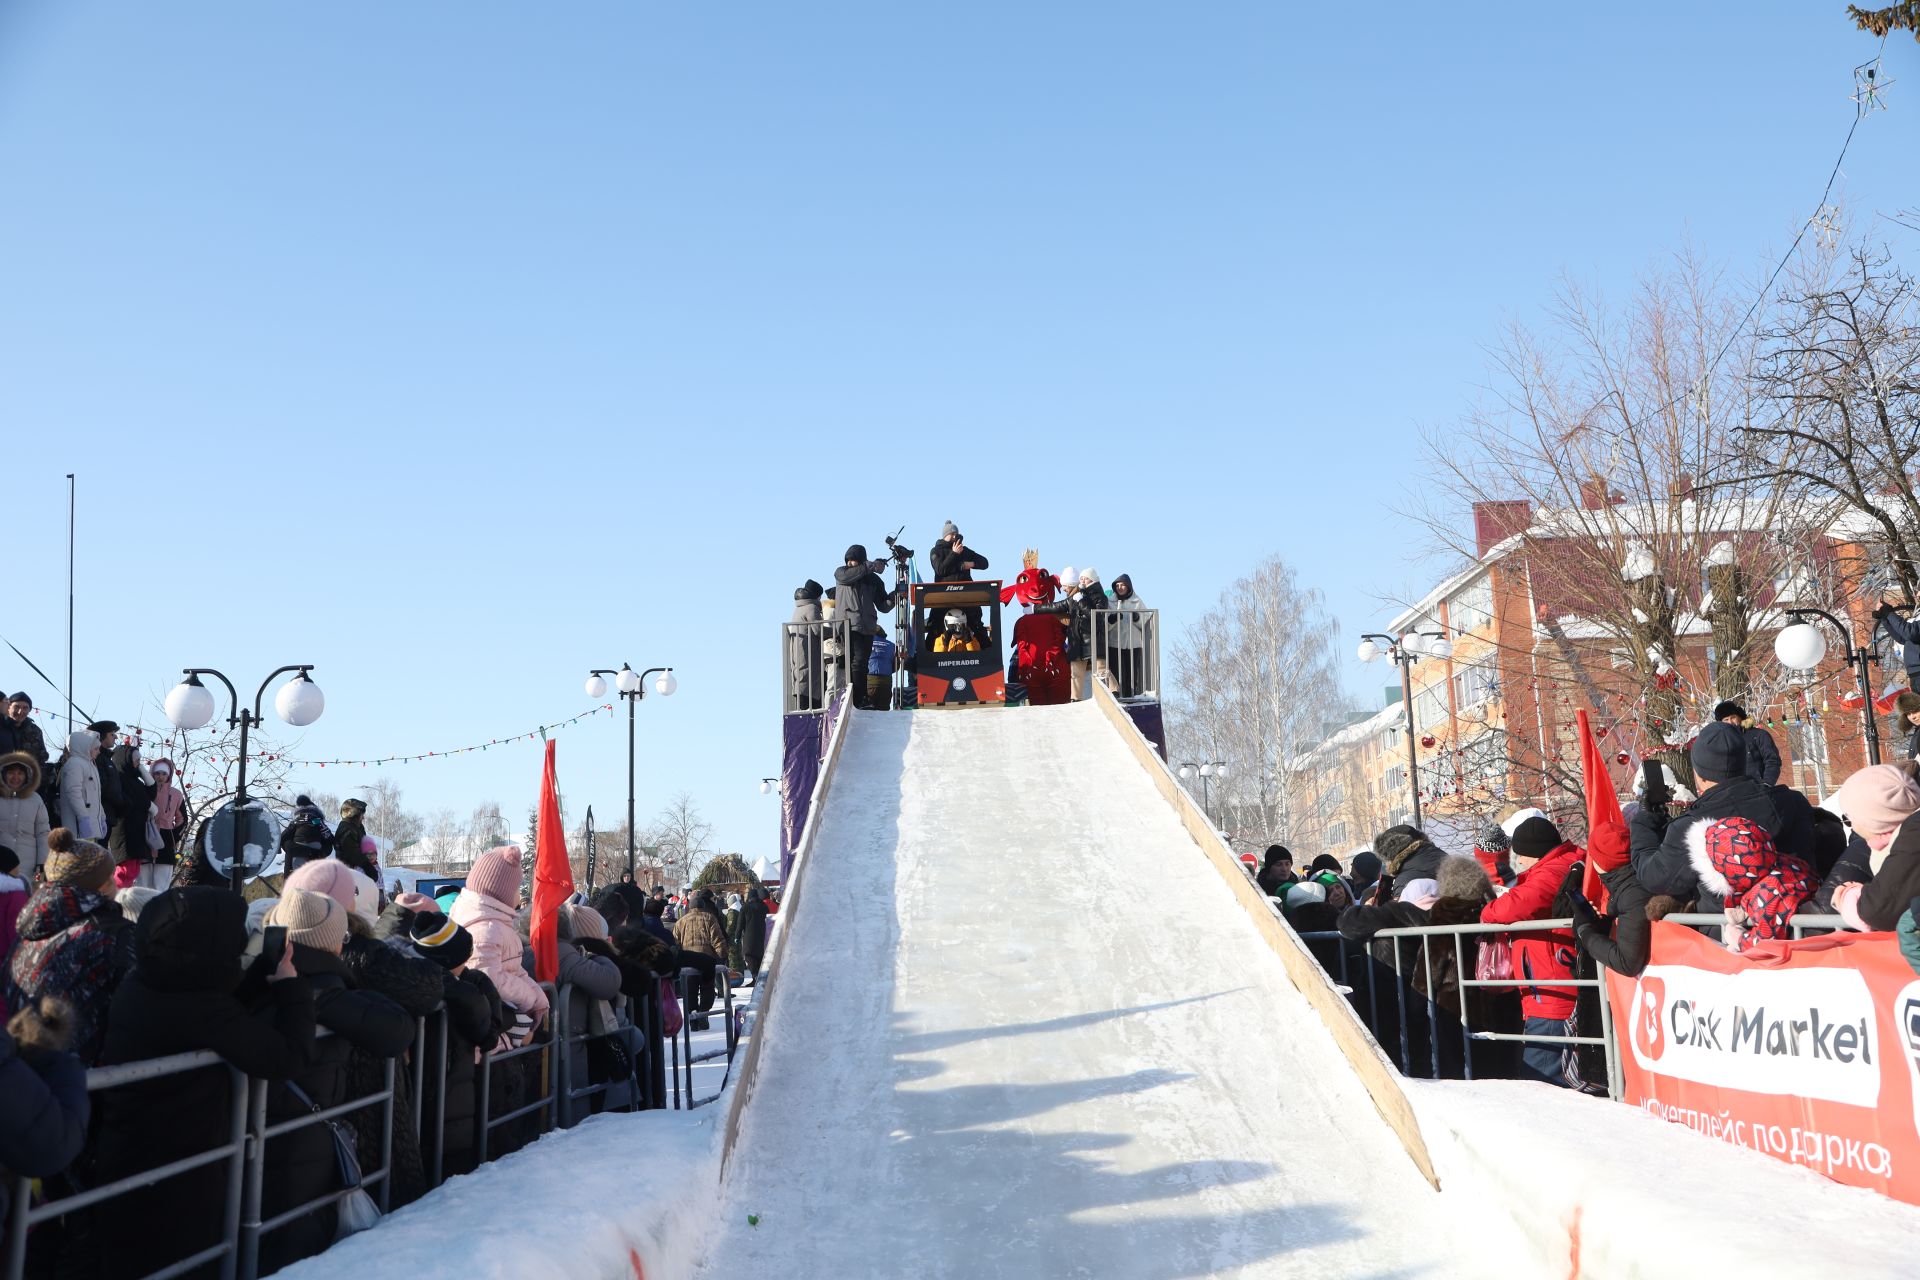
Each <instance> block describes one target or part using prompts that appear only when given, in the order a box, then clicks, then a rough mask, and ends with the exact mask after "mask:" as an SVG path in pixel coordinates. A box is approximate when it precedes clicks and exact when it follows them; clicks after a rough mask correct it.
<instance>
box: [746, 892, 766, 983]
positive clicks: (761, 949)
mask: <svg viewBox="0 0 1920 1280" xmlns="http://www.w3.org/2000/svg"><path fill="white" fill-rule="evenodd" d="M740 954H741V955H742V956H744V957H747V966H748V967H749V968H753V969H757V968H759V967H760V966H759V964H758V963H757V962H758V961H759V960H760V959H761V958H762V957H764V956H765V955H766V954H767V904H766V900H765V899H763V898H749V899H748V900H747V901H746V902H745V903H744V904H742V905H741V907H740Z"/></svg>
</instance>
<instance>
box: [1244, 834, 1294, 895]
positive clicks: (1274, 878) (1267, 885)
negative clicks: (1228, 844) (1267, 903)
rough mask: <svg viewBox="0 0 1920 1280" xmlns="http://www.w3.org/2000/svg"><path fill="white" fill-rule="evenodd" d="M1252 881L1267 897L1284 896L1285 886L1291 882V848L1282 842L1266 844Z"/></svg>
mask: <svg viewBox="0 0 1920 1280" xmlns="http://www.w3.org/2000/svg"><path fill="white" fill-rule="evenodd" d="M1253 882H1254V883H1255V884H1257V885H1259V886H1260V892H1262V893H1264V894H1266V895H1267V896H1268V897H1269V898H1278V897H1282V896H1284V895H1285V893H1286V891H1287V886H1288V885H1290V884H1292V883H1293V850H1291V849H1289V848H1287V846H1285V845H1283V844H1270V845H1268V846H1267V851H1266V853H1265V854H1264V855H1262V857H1261V859H1260V870H1259V871H1258V872H1256V873H1255V874H1254V877H1253Z"/></svg>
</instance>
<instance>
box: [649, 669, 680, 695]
mask: <svg viewBox="0 0 1920 1280" xmlns="http://www.w3.org/2000/svg"><path fill="white" fill-rule="evenodd" d="M679 687H680V682H679V681H678V680H675V679H674V678H673V668H672V667H668V668H667V669H666V670H665V671H662V672H661V673H660V678H659V679H658V680H655V681H654V682H653V691H654V692H655V693H657V694H659V695H660V696H661V697H663V698H671V697H672V696H673V691H674V690H675V689H678V688H679Z"/></svg>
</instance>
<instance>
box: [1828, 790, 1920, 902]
mask: <svg viewBox="0 0 1920 1280" xmlns="http://www.w3.org/2000/svg"><path fill="white" fill-rule="evenodd" d="M1856 851H1857V852H1856ZM1870 854H1871V850H1869V849H1868V848H1867V846H1866V842H1865V841H1863V840H1859V839H1855V840H1854V841H1852V842H1851V843H1850V844H1849V845H1848V848H1847V852H1846V854H1845V855H1844V856H1843V857H1842V858H1841V859H1840V861H1839V863H1838V864H1837V865H1835V867H1834V869H1833V873H1832V874H1831V875H1829V876H1828V877H1827V879H1826V882H1825V883H1824V884H1822V885H1821V886H1820V892H1819V893H1817V894H1816V895H1814V902H1815V904H1816V905H1819V906H1820V907H1821V909H1822V910H1831V909H1832V904H1833V891H1834V890H1835V889H1836V888H1838V887H1839V886H1840V885H1842V884H1845V883H1846V882H1847V881H1849V880H1854V881H1861V882H1864V883H1865V884H1866V888H1864V889H1862V890H1861V891H1860V897H1859V899H1858V900H1857V901H1856V902H1855V903H1854V907H1855V909H1857V910H1858V911H1859V912H1860V919H1861V922H1862V923H1864V924H1865V925H1866V926H1867V927H1868V928H1869V929H1874V930H1892V929H1895V928H1898V927H1899V924H1900V917H1901V916H1902V915H1904V914H1905V913H1906V910H1907V907H1908V906H1909V905H1910V904H1911V903H1912V902H1913V899H1914V897H1915V896H1916V895H1920V815H1916V816H1915V817H1913V818H1908V819H1907V820H1906V821H1905V822H1904V823H1902V824H1901V826H1900V829H1899V830H1898V831H1896V832H1894V835H1893V845H1892V847H1890V848H1889V849H1888V850H1887V856H1886V859H1885V860H1884V861H1883V862H1881V864H1880V870H1879V871H1878V872H1877V873H1876V872H1875V871H1874V870H1873V865H1872V863H1871V862H1869V861H1868V858H1869V856H1870Z"/></svg>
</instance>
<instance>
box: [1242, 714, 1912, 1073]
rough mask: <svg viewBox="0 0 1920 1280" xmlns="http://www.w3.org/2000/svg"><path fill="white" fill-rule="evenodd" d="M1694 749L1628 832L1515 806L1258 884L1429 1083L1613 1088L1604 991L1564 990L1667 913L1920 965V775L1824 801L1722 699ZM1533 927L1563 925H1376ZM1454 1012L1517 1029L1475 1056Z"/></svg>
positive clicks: (1737, 932)
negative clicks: (1819, 937) (1441, 1079)
mask: <svg viewBox="0 0 1920 1280" xmlns="http://www.w3.org/2000/svg"><path fill="white" fill-rule="evenodd" d="M1912 713H1913V714H1914V715H1915V716H1916V717H1920V698H1915V699H1914V700H1913V706H1912ZM1916 724H1920V719H1916ZM1916 732H1917V733H1920V730H1916ZM1688 756H1689V762H1690V764H1691V765H1692V774H1693V779H1694V783H1695V785H1694V787H1692V788H1686V787H1676V788H1674V789H1673V790H1672V792H1671V794H1670V795H1669V796H1664V797H1663V796H1661V795H1659V794H1657V793H1656V794H1652V795H1648V794H1646V793H1645V792H1644V790H1643V791H1642V793H1641V794H1640V796H1639V797H1638V798H1637V799H1636V800H1635V801H1634V802H1633V803H1631V804H1629V805H1628V806H1626V808H1625V810H1624V811H1623V816H1624V818H1625V821H1624V823H1613V822H1601V823H1598V824H1596V825H1595V827H1594V829H1592V830H1589V831H1588V832H1587V833H1586V839H1585V842H1584V844H1582V843H1580V842H1577V841H1575V840H1573V839H1570V838H1568V836H1567V835H1566V834H1565V833H1563V832H1562V830H1561V829H1560V827H1559V826H1558V825H1557V824H1556V822H1555V821H1554V819H1553V818H1552V817H1551V816H1550V815H1548V814H1547V813H1545V812H1543V811H1542V810H1540V809H1538V808H1530V807H1520V806H1513V805H1509V806H1506V807H1505V808H1503V809H1501V810H1500V811H1498V812H1495V813H1491V814H1488V815H1486V816H1485V819H1484V821H1483V822H1482V824H1481V826H1480V827H1479V832H1478V835H1477V836H1476V837H1475V839H1474V841H1473V844H1472V847H1471V848H1470V849H1464V850H1460V851H1457V852H1456V851H1449V850H1446V849H1444V848H1442V847H1441V845H1440V843H1439V842H1438V841H1436V840H1435V839H1434V838H1433V837H1431V836H1429V835H1428V834H1427V832H1425V831H1423V830H1421V829H1420V828H1418V827H1415V826H1411V825H1404V824H1403V825H1398V826H1393V827H1389V828H1388V829H1386V830H1384V831H1382V832H1380V833H1379V834H1378V835H1377V836H1375V837H1374V839H1373V842H1372V844H1371V846H1370V847H1369V848H1368V849H1365V850H1363V851H1361V852H1359V853H1357V854H1355V855H1353V856H1352V857H1351V858H1350V859H1349V860H1347V861H1346V862H1345V863H1344V864H1343V863H1342V861H1341V860H1340V859H1338V858H1335V857H1333V856H1332V855H1321V856H1320V857H1318V858H1316V859H1315V860H1314V861H1313V863H1312V864H1311V865H1310V866H1308V867H1307V868H1305V869H1304V870H1300V869H1297V868H1296V867H1295V866H1294V863H1293V855H1292V853H1291V852H1290V851H1289V850H1288V849H1287V848H1286V847H1284V846H1282V845H1273V846H1271V847H1269V848H1268V849H1267V851H1266V854H1265V857H1264V858H1263V860H1262V863H1261V865H1260V867H1259V868H1258V870H1257V871H1255V872H1254V878H1255V880H1256V881H1257V883H1258V884H1259V886H1260V889H1261V890H1262V891H1263V892H1264V893H1266V894H1267V895H1268V896H1269V897H1271V898H1272V899H1274V900H1275V901H1276V902H1277V903H1278V905H1279V907H1280V910H1281V911H1282V913H1283V914H1284V915H1285V917H1286V918H1287V920H1288V921H1289V922H1290V923H1291V924H1292V925H1293V927H1294V928H1295V930H1296V931H1297V932H1299V933H1300V934H1302V935H1303V937H1304V940H1305V942H1306V943H1307V945H1308V947H1309V949H1310V950H1312V951H1313V953H1314V954H1315V956H1316V957H1317V958H1318V959H1319V960H1320V962H1321V964H1322V965H1323V966H1324V967H1325V968H1326V969H1327V971H1328V972H1329V974H1330V975H1332V976H1334V977H1335V978H1336V980H1339V981H1341V982H1342V984H1343V985H1344V986H1345V987H1346V988H1347V992H1348V999H1349V1000H1350V1002H1352V1003H1353V1005H1354V1007H1355V1008H1356V1010H1358V1011H1359V1012H1360V1014H1361V1016H1362V1017H1363V1018H1365V1019H1366V1020H1367V1021H1368V1024H1369V1026H1370V1027H1371V1028H1372V1029H1373V1031H1374V1034H1375V1036H1376V1038H1377V1039H1378V1040H1379V1041H1380V1042H1381V1045H1382V1047H1383V1048H1384V1049H1386V1051H1387V1052H1388V1054H1389V1055H1390V1056H1392V1057H1394V1058H1396V1059H1397V1060H1398V1061H1399V1062H1400V1063H1401V1065H1402V1067H1403V1069H1405V1070H1408V1071H1409V1072H1411V1073H1414V1074H1420V1075H1427V1074H1437V1075H1440V1076H1447V1077H1459V1076H1462V1075H1463V1074H1467V1073H1468V1072H1469V1071H1470V1072H1471V1074H1472V1075H1473V1076H1475V1077H1496V1076H1511V1077H1521V1078H1528V1079H1535V1080H1542V1081H1546V1082H1548V1083H1551V1084H1555V1085H1561V1086H1565V1087H1568V1088H1574V1089H1581V1090H1583V1091H1586V1092H1593V1093H1604V1092H1605V1091H1606V1075H1605V1071H1606V1066H1605V1059H1604V1051H1603V1049H1602V1048H1601V1047H1600V1046H1599V1045H1598V1043H1592V1044H1589V1043H1584V1042H1585V1041H1595V1042H1597V1041H1598V1040H1599V1037H1600V1035H1601V1030H1602V1028H1601V1023H1600V1011H1599V994H1598V988H1596V987H1592V986H1580V985H1569V984H1577V983H1579V982H1583V981H1590V980H1591V979H1593V978H1594V977H1595V976H1596V975H1597V974H1598V972H1599V971H1600V970H1601V969H1607V970H1612V971H1614V972H1616V973H1620V974H1623V975H1626V976H1629V977H1637V976H1638V975H1639V974H1640V973H1641V972H1642V970H1644V969H1645V968H1646V965H1647V963H1648V954H1649V948H1650V945H1651V933H1652V925H1653V922H1654V921H1657V920H1661V919H1664V918H1666V917H1668V916H1675V915H1687V914H1696V913H1697V914H1702V915H1712V916H1716V917H1718V916H1720V915H1722V913H1724V923H1716V924H1711V925H1702V926H1700V927H1701V928H1703V929H1704V930H1705V931H1706V932H1708V933H1709V934H1711V935H1712V936H1714V937H1716V938H1718V939H1719V940H1720V941H1721V942H1722V943H1723V944H1724V945H1725V946H1727V947H1728V948H1729V949H1731V950H1733V951H1736V952H1744V951H1748V950H1751V949H1753V948H1754V947H1756V946H1759V945H1761V944H1763V943H1768V942H1774V941H1778V940H1781V939H1787V938H1791V937H1792V936H1793V934H1794V922H1795V919H1796V917H1806V916H1826V917H1833V916H1837V917H1838V918H1839V922H1840V926H1841V927H1842V928H1844V929H1849V930H1863V931H1891V932H1894V933H1895V934H1896V935H1897V936H1898V939H1899V944H1900V947H1901V949H1902V951H1903V953H1904V954H1905V956H1906V957H1907V959H1908V960H1909V962H1911V963H1912V965H1913V967H1914V969H1915V970H1916V971H1920V764H1917V763H1916V762H1915V761H1914V760H1912V759H1908V760H1903V761H1901V762H1899V763H1896V764H1877V765H1871V766H1868V767H1866V768H1863V769H1860V770H1858V771H1856V772H1855V773H1853V774H1852V775H1851V776H1849V777H1848V778H1847V779H1846V780H1845V782H1844V783H1843V784H1842V785H1841V786H1840V787H1839V788H1838V790H1837V791H1835V792H1834V793H1833V795H1831V796H1830V797H1829V798H1828V800H1827V801H1826V803H1825V804H1824V805H1815V804H1814V803H1812V801H1811V800H1809V799H1808V797H1807V796H1806V795H1804V794H1803V793H1801V792H1799V791H1797V790H1794V789H1793V788H1791V787H1788V786H1784V785H1782V784H1781V783H1780V781H1779V775H1780V755H1779V751H1778V749H1777V748H1776V747H1775V745H1774V743H1773V741H1772V738H1771V735H1769V734H1768V733H1767V732H1766V730H1764V729H1761V728H1758V727H1756V726H1754V725H1753V723H1752V721H1751V719H1750V718H1748V717H1747V716H1746V713H1745V712H1744V710H1743V709H1742V708H1740V707H1739V706H1737V705H1736V704H1733V703H1722V704H1721V705H1720V706H1719V707H1718V708H1716V710H1715V718H1714V720H1713V721H1712V722H1711V723H1709V724H1708V725H1707V726H1706V727H1705V728H1703V729H1702V730H1701V732H1700V733H1699V735H1698V736H1697V737H1696V738H1695V739H1694V740H1693V742H1692V744H1691V746H1690V747H1689V749H1688ZM1668 773H1669V776H1670V775H1671V771H1668ZM1589 869H1591V870H1592V872H1594V873H1595V878H1597V881H1598V883H1599V885H1600V886H1601V887H1602V893H1601V894H1600V895H1599V897H1600V899H1601V900H1600V901H1599V902H1598V903H1596V902H1595V901H1592V900H1590V899H1589V896H1588V892H1587V890H1588V888H1589V887H1590V883H1591V882H1590V879H1589V874H1588V873H1589ZM1532 921H1541V922H1555V923H1554V924H1552V925H1551V926H1549V925H1547V924H1545V923H1543V925H1542V927H1541V928H1538V929H1513V930H1501V931H1493V930H1476V929H1472V928H1469V929H1466V930H1459V931H1456V932H1452V933H1432V934H1427V935H1424V936H1408V935H1400V934H1393V933H1389V932H1386V931H1389V930H1395V929H1409V928H1423V929H1432V928H1436V927H1442V926H1482V925H1508V926H1512V925H1525V924H1527V923H1528V922H1532ZM1563 921H1570V922H1571V924H1570V926H1569V925H1565V924H1560V923H1558V922H1563ZM1803 923H1804V922H1803ZM1824 923H1827V922H1821V924H1824ZM1813 927H1815V928H1818V927H1820V926H1819V925H1815V926H1813ZM1383 933H1384V934H1385V936H1381V935H1382V934H1383ZM1463 979H1472V980H1473V983H1471V984H1469V985H1465V986H1463V985H1462V980H1463ZM1480 982H1492V983H1503V984H1510V985H1498V986H1480V985H1476V984H1477V983H1480ZM1463 1015H1464V1021H1465V1024H1466V1026H1467V1027H1469V1028H1470V1029H1471V1031H1472V1032H1475V1033H1482V1032H1491V1033H1493V1034H1494V1035H1495V1036H1499V1037H1508V1036H1510V1037H1513V1038H1512V1039H1477V1038H1475V1039H1472V1043H1471V1044H1470V1045H1469V1044H1468V1040H1469V1039H1470V1037H1469V1036H1468V1034H1467V1033H1466V1032H1465V1031H1463V1029H1462V1021H1463ZM1469 1055H1470V1059H1471V1060H1470V1061H1469Z"/></svg>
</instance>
